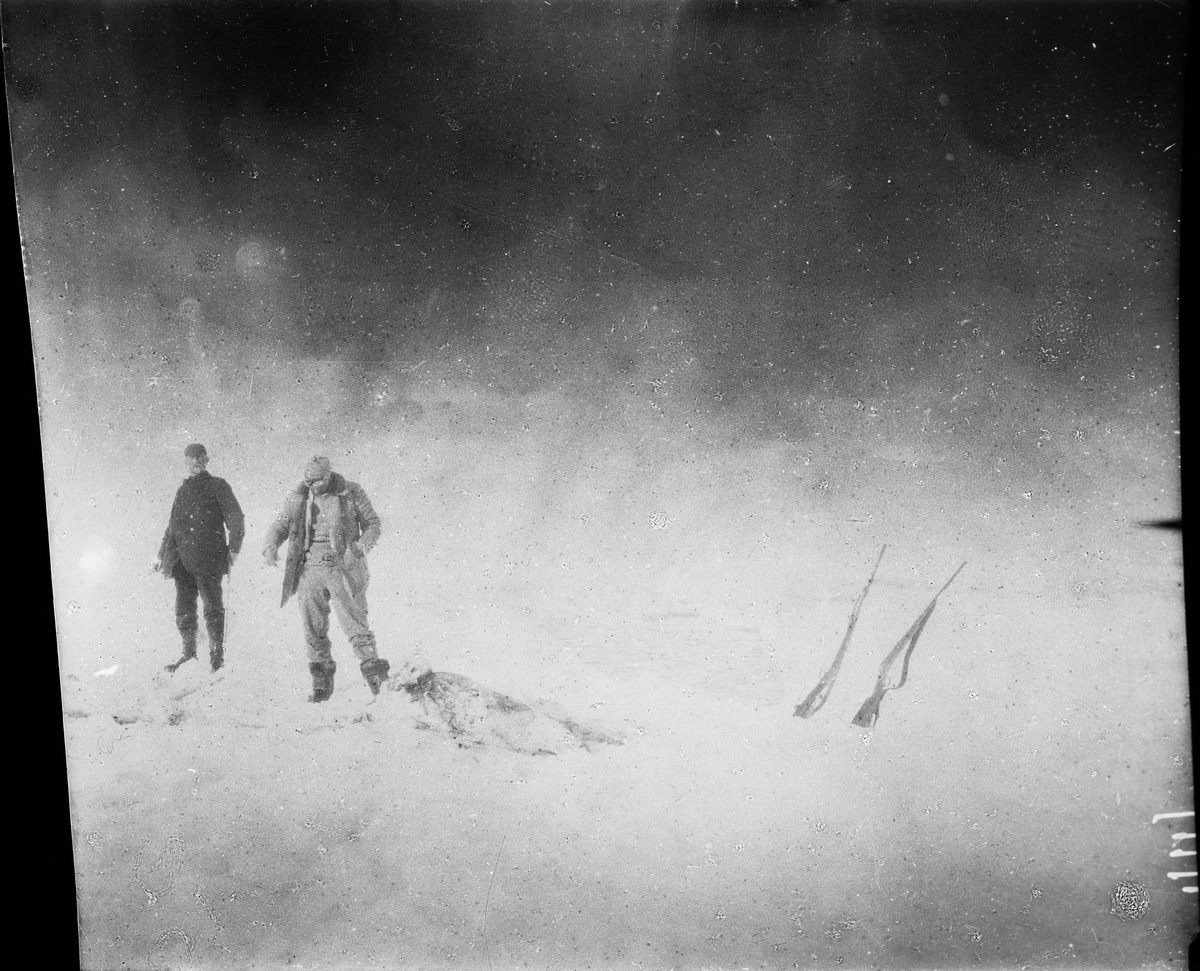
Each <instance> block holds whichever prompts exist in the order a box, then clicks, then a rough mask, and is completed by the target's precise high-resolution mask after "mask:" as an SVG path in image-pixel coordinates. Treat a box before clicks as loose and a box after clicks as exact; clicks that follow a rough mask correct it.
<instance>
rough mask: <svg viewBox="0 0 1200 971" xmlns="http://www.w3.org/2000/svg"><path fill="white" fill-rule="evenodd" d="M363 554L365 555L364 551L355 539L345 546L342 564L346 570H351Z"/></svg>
mask: <svg viewBox="0 0 1200 971" xmlns="http://www.w3.org/2000/svg"><path fill="white" fill-rule="evenodd" d="M364 556H366V551H365V550H364V549H363V548H362V546H361V545H359V543H358V542H357V541H355V542H353V543H351V544H350V545H349V546H347V547H346V552H345V554H344V555H343V556H342V566H343V567H345V569H347V570H353V569H354V568H355V567H356V566H357V565H358V561H359V560H361V559H362V558H363V557H364Z"/></svg>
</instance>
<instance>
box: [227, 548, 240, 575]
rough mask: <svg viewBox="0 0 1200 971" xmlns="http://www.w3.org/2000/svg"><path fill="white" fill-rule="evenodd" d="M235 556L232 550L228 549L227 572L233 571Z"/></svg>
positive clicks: (236, 556)
mask: <svg viewBox="0 0 1200 971" xmlns="http://www.w3.org/2000/svg"><path fill="white" fill-rule="evenodd" d="M237 558H238V555H237V554H236V553H235V552H234V551H233V550H230V551H229V572H230V573H232V572H233V564H234V562H235V561H236V560H237Z"/></svg>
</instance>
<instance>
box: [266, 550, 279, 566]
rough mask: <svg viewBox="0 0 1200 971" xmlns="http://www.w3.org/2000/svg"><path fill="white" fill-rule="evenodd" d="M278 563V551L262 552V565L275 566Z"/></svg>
mask: <svg viewBox="0 0 1200 971" xmlns="http://www.w3.org/2000/svg"><path fill="white" fill-rule="evenodd" d="M278 563H279V550H263V565H264V566H276V565H277V564H278Z"/></svg>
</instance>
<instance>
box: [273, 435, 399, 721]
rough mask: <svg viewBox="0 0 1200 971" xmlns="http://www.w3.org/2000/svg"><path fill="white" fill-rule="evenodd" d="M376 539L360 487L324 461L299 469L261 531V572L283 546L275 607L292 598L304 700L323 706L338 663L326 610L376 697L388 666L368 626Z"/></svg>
mask: <svg viewBox="0 0 1200 971" xmlns="http://www.w3.org/2000/svg"><path fill="white" fill-rule="evenodd" d="M379 535H380V523H379V516H378V515H376V513H375V510H374V508H373V507H372V506H371V500H370V499H368V498H367V494H366V492H365V491H364V490H363V487H362V486H360V485H359V484H358V483H357V482H350V481H348V480H347V479H345V478H344V477H342V476H341V475H339V474H338V473H336V472H334V471H333V469H332V467H331V465H330V462H329V459H327V458H326V457H325V456H323V455H318V456H314V457H313V458H312V459H311V460H310V461H309V462H308V464H307V465H306V466H305V467H304V481H303V482H301V483H300V484H299V485H298V486H296V488H295V489H293V490H292V491H291V492H289V493H288V495H287V496H286V498H285V499H284V503H283V509H282V510H281V511H280V513H279V515H278V516H276V517H275V521H274V522H273V523H272V524H271V528H270V529H269V530H268V532H267V541H266V543H265V544H264V546H263V558H264V560H265V561H266V563H267V565H268V566H275V565H276V563H277V562H278V558H279V547H280V546H281V545H282V544H283V542H284V540H287V543H288V551H287V560H286V561H285V567H284V572H283V599H282V600H281V601H280V606H283V605H284V604H286V603H287V602H288V600H289V599H290V598H291V597H292V595H293V594H296V595H297V596H298V599H299V601H300V619H301V621H302V623H303V625H304V639H305V642H306V644H307V646H308V669H309V673H310V674H311V675H312V682H313V690H312V694H311V695H309V698H308V700H309V701H312V702H321V701H327V700H329V697H330V696H331V695H332V694H333V676H334V672H335V671H336V670H337V663H336V662H335V661H334V660H333V656H332V652H331V649H330V648H331V645H330V641H329V613H330V610H331V608H332V610H333V612H334V613H336V614H337V618H338V623H340V624H341V626H342V630H343V631H344V632H345V634H346V636H347V638H349V640H350V646H351V647H352V648H353V650H354V655H355V657H356V658H357V659H358V662H359V670H360V671H361V672H362V675H363V678H364V679H365V680H366V682H367V685H368V686H369V687H370V689H371V692H372V694H379V689H380V687H381V686H382V684H383V682H384V681H386V680H387V676H388V670H389V667H390V665H389V664H388V662H387V661H386V660H384V659H383V658H381V657H379V655H378V653H377V652H376V649H375V635H374V634H372V633H371V628H370V626H369V624H368V621H367V597H366V592H367V583H368V580H369V579H370V577H369V574H368V572H367V554H368V553H369V552H370V551H371V550H372V549H373V548H374V546H375V544H376V543H378V542H379Z"/></svg>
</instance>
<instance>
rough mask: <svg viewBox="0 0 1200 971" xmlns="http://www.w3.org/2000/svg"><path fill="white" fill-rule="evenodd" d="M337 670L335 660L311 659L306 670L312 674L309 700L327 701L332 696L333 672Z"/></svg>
mask: <svg viewBox="0 0 1200 971" xmlns="http://www.w3.org/2000/svg"><path fill="white" fill-rule="evenodd" d="M336 670H337V663H336V662H335V661H311V662H310V663H309V665H308V671H309V673H310V674H311V675H312V682H313V689H312V694H310V695H309V696H308V700H309V701H311V702H314V703H316V702H321V701H328V700H329V699H330V698H331V697H332V696H333V673H334V672H335V671H336Z"/></svg>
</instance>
